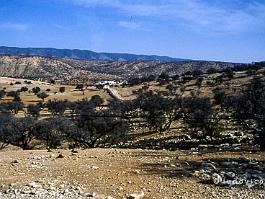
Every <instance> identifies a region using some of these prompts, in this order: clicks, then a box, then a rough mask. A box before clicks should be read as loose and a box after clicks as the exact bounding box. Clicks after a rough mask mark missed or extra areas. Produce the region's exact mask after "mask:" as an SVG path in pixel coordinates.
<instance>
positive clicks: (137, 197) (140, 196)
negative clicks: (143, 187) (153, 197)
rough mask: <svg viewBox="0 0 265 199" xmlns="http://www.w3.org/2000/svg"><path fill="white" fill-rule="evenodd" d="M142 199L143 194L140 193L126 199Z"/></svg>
mask: <svg viewBox="0 0 265 199" xmlns="http://www.w3.org/2000/svg"><path fill="white" fill-rule="evenodd" d="M143 197H144V192H143V191H141V192H139V193H133V194H130V195H129V196H128V197H127V199H141V198H143Z"/></svg>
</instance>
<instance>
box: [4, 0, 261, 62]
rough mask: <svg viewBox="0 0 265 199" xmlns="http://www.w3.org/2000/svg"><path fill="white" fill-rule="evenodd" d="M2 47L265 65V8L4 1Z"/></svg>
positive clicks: (135, 0) (108, 0)
mask: <svg viewBox="0 0 265 199" xmlns="http://www.w3.org/2000/svg"><path fill="white" fill-rule="evenodd" d="M0 45H6V46H17V47H55V48H70V49H74V48H78V49H87V50H93V51H98V52H127V53H136V54H158V55H168V56H172V57H180V58H190V59H199V60H220V61H234V62H252V61H261V60H265V0H0Z"/></svg>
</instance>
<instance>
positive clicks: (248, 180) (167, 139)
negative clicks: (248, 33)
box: [0, 56, 265, 199]
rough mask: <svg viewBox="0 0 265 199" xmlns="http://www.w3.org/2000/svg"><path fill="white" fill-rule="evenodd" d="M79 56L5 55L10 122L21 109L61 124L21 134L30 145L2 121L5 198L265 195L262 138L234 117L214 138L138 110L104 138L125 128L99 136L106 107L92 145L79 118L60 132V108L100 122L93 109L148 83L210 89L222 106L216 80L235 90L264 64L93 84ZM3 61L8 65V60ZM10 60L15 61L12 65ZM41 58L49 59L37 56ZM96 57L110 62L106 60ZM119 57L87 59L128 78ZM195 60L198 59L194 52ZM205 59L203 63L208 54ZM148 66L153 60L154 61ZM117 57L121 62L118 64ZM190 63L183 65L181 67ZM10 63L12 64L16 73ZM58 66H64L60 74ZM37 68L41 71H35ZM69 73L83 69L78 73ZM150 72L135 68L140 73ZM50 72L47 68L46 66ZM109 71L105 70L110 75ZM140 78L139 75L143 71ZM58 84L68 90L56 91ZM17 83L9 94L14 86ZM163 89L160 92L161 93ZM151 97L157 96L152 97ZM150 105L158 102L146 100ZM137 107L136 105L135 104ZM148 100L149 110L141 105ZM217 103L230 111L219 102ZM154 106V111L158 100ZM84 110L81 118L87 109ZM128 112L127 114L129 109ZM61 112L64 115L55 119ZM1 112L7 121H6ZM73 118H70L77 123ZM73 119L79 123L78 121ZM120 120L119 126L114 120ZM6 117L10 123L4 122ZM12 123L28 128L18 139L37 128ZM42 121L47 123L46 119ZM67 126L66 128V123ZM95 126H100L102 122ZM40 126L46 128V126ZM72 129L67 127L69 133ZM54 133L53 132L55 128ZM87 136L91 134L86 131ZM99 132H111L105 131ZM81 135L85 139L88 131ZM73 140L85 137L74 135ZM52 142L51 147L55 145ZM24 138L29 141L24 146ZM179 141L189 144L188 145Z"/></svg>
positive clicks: (124, 99) (183, 90)
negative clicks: (160, 127) (161, 126)
mask: <svg viewBox="0 0 265 199" xmlns="http://www.w3.org/2000/svg"><path fill="white" fill-rule="evenodd" d="M14 60H18V63H17V65H16V64H13V62H14ZM47 60H48V62H47ZM77 62H80V63H82V64H83V63H88V62H86V61H77V60H59V59H58V60H56V59H50V58H41V57H23V58H18V57H9V56H3V57H2V75H3V76H2V77H0V88H1V90H2V93H4V94H3V96H2V97H1V99H0V104H1V105H3V110H5V107H8V106H5V105H9V104H12V103H13V104H16V103H21V104H23V106H22V107H21V108H20V109H19V110H18V112H11V111H10V110H8V109H6V110H5V111H3V113H4V114H7V117H9V116H10V115H12V117H11V120H12V122H13V123H11V124H12V125H14V126H16V125H17V124H19V122H20V121H23V119H27V118H30V120H29V121H30V122H32V125H33V129H34V128H35V127H34V125H39V124H40V125H41V124H42V123H41V122H46V121H48V123H44V124H46V125H48V124H49V123H52V122H53V121H52V120H54V121H55V123H54V124H55V125H54V126H51V127H50V128H51V134H49V132H48V134H47V136H48V137H45V138H43V137H38V136H40V135H41V134H40V135H38V134H37V135H36V136H35V134H33V137H28V140H27V139H25V140H26V142H28V143H27V144H28V145H25V146H24V145H23V144H21V142H20V141H19V140H18V141H17V142H16V140H15V141H12V140H11V141H10V142H8V140H5V135H7V136H10V134H5V133H6V132H5V131H8V130H10V129H8V128H7V130H5V127H6V125H3V126H2V127H1V128H3V129H4V130H1V131H0V137H1V139H2V142H3V143H4V142H6V144H7V145H6V146H7V147H3V150H1V151H0V175H1V178H0V186H1V188H0V198H3V199H4V198H93V199H112V198H116V199H125V198H126V199H140V198H142V199H151V198H154V199H155V198H157V199H171V198H172V199H175V198H205V199H206V198H257V199H262V198H264V197H265V191H264V186H265V184H264V183H265V182H264V181H265V154H264V152H260V151H259V150H258V145H256V144H255V143H254V144H252V142H253V136H251V134H249V133H248V132H247V131H246V132H239V131H241V129H240V127H239V125H238V124H235V123H234V122H233V121H232V120H230V118H228V122H227V120H226V118H225V119H224V121H223V123H221V125H222V126H223V129H224V136H225V137H223V140H221V139H219V138H217V139H216V140H215V141H216V142H215V143H213V144H212V143H211V142H209V141H207V139H204V138H203V139H200V138H197V137H195V138H193V137H192V138H191V136H190V135H191V134H190V133H189V129H188V128H187V124H185V120H176V121H173V122H172V124H171V127H170V128H169V129H167V130H164V131H161V132H159V131H155V130H153V126H150V125H149V126H148V125H145V126H141V124H142V123H144V124H145V122H146V120H142V119H140V120H138V119H136V120H132V121H133V122H132V123H131V126H132V128H130V129H129V130H128V129H126V128H123V126H122V125H121V127H119V128H120V129H118V131H114V132H113V133H112V134H111V135H109V134H107V136H106V138H107V139H108V136H110V137H111V136H116V134H117V132H118V134H122V133H124V136H125V137H124V138H123V139H122V140H121V141H120V142H117V143H115V144H114V143H112V144H108V143H104V141H102V143H101V138H100V136H102V135H101V134H100V133H101V131H104V130H105V131H106V129H107V127H108V126H111V125H113V124H112V123H111V122H110V121H109V120H108V119H106V118H104V115H103V118H104V120H103V123H102V124H100V123H99V125H98V126H95V129H96V133H98V134H95V136H97V135H100V136H99V138H100V139H98V138H97V139H98V140H99V144H98V145H96V144H95V145H89V144H90V143H87V142H84V143H82V140H78V138H79V137H78V136H83V134H82V133H81V134H78V133H80V132H83V129H82V128H80V129H77V134H76V135H74V136H72V137H66V138H64V137H60V136H62V135H61V134H60V133H61V131H62V129H63V128H62V126H60V125H63V127H65V125H68V123H62V124H61V123H60V121H61V120H60V117H63V116H65V118H64V120H65V121H68V122H70V120H68V118H67V117H69V116H70V118H73V122H79V120H78V119H79V117H78V116H82V117H84V119H87V117H86V116H87V115H86V114H88V115H90V114H92V116H91V117H92V119H91V118H89V117H88V120H89V121H94V120H95V121H97V122H98V121H100V120H97V119H95V118H93V117H94V116H93V114H95V113H97V112H99V113H101V114H105V113H106V112H104V111H106V110H107V109H108V108H109V107H111V106H114V105H115V103H114V102H116V103H124V104H125V105H126V103H128V102H134V100H137V99H139V96H141V94H146V93H151V94H152V93H162V94H161V95H163V94H165V96H166V97H167V98H168V99H172V98H173V97H174V96H182V97H183V99H187V98H189V97H191V96H193V97H194V98H196V97H197V98H198V99H203V98H208V99H209V103H212V104H213V105H212V106H214V109H213V110H214V111H220V110H221V109H220V106H221V105H220V104H216V93H215V92H216V90H219V91H220V90H221V91H222V92H223V93H224V96H225V95H236V94H238V93H240V92H241V91H242V90H244V89H245V88H247V87H248V86H249V85H250V84H251V82H252V81H253V79H255V78H258V79H259V80H261V81H264V68H262V67H261V68H257V69H256V70H253V69H248V70H240V71H231V69H230V70H228V71H226V70H223V71H215V72H212V73H202V74H198V75H196V74H195V75H194V74H182V75H181V76H178V73H176V71H174V72H172V73H174V74H175V75H174V76H165V77H162V75H161V74H160V76H159V77H157V78H156V79H155V80H145V79H144V81H143V82H140V83H139V82H136V83H135V82H134V83H128V84H124V85H114V86H112V85H107V84H106V85H105V86H103V87H98V86H97V84H95V83H92V82H93V81H91V82H90V84H84V82H83V80H82V81H79V80H80V79H78V78H77V76H79V75H80V74H79V73H75V70H76V69H77V68H78V70H80V66H78V67H75V68H74V69H73V68H71V67H70V65H71V64H72V65H73V66H74V65H75V66H76V63H77ZM3 63H4V65H5V67H7V68H5V67H3ZM7 63H9V64H8V66H7ZM32 63H36V65H35V66H34V64H33V65H32ZM40 63H45V64H43V65H40ZM91 63H92V61H91ZM98 63H99V62H97V64H98ZM100 63H101V64H103V63H104V64H109V63H108V62H100ZM112 63H114V62H112ZM124 63H125V62H124ZM124 63H122V64H124ZM152 63H153V64H155V65H156V66H157V67H158V69H157V71H158V70H162V68H163V64H162V65H161V64H158V63H155V62H152ZM190 63H191V62H189V63H186V65H187V66H191V68H192V67H193V66H192V64H191V65H190ZM46 64H48V65H49V67H47V65H46ZM65 64H69V65H65ZM115 64H117V66H116V68H115V70H116V69H117V70H116V72H115V73H114V72H113V73H112V72H108V70H109V69H107V68H108V67H110V68H111V67H113V66H109V65H108V66H107V65H106V68H105V69H104V67H102V66H98V67H99V68H101V69H102V70H101V71H100V70H99V69H98V68H97V67H96V62H94V65H93V66H89V67H90V69H91V70H90V72H89V73H90V74H92V73H94V72H95V74H96V75H99V74H102V75H103V76H102V78H103V79H104V78H110V79H109V80H111V79H112V78H113V79H116V77H118V79H123V78H125V75H127V74H128V75H129V76H131V75H130V74H129V73H126V71H129V69H128V68H126V67H127V66H128V65H126V67H123V66H124V65H122V64H121V63H120V62H116V63H115ZM119 64H121V65H119ZM145 64H147V65H150V63H148V62H139V63H137V64H136V65H137V67H138V66H139V65H141V66H139V67H142V66H144V65H145ZM176 64H179V63H174V64H172V65H171V64H170V63H167V64H165V65H166V68H168V67H169V68H171V67H173V68H175V69H176ZM182 64H183V63H182ZM196 64H198V63H197V62H196ZM201 64H203V65H204V64H205V63H201ZM22 65H23V66H22ZM129 65H130V67H133V68H134V69H135V70H138V69H139V68H137V69H136V68H135V66H136V65H135V63H133V64H132V63H130V64H129ZM173 65H174V66H173ZM184 65H185V64H184ZM184 65H182V67H184ZM59 66H60V67H62V69H63V70H65V69H67V68H68V66H69V70H68V69H67V70H68V71H66V73H65V74H62V73H60V72H59V70H57V68H56V67H59ZM150 66H152V67H154V65H152V64H151V65H150ZM9 67H13V69H14V70H13V69H12V70H10V68H9ZM28 67H36V70H37V71H40V73H39V74H41V75H43V76H42V77H33V76H31V73H29V72H30V71H31V72H32V69H29V68H28ZM53 67H55V68H56V69H55V68H53ZM60 67H59V68H60ZM86 67H87V66H86ZM89 67H88V68H89ZM120 67H121V68H123V70H120ZM161 67H162V68H161ZM194 67H195V66H194ZM196 67H197V65H196ZM205 67H206V66H205ZM220 67H221V68H222V67H224V66H219V65H218V66H217V68H218V69H220ZM184 68H185V67H184ZM191 68H189V69H187V70H190V69H191ZM46 69H49V70H46ZM206 69H209V68H208V66H207V67H206V68H205V69H203V70H204V71H205V70H206ZM222 69H223V68H222ZM81 70H84V71H86V72H84V76H85V77H88V76H87V75H88V74H87V68H82V69H81ZM93 70H95V71H93ZM181 70H182V69H181ZM183 70H184V69H183ZM187 70H186V69H185V70H184V71H187ZM10 71H13V72H12V74H11V73H10ZM56 71H57V72H58V74H59V75H61V76H57V75H56V74H57V72H56ZM117 71H120V72H117ZM138 71H141V70H138ZM7 72H8V73H7ZM42 72H44V73H42ZM73 72H74V73H73ZM33 73H34V74H36V73H35V72H34V71H33ZM33 73H32V74H33ZM72 73H73V74H76V75H77V76H72ZM132 73H133V72H132ZM144 73H145V72H144ZM144 73H142V72H139V74H144ZM231 73H232V74H231ZM50 74H51V76H49V75H50ZM105 74H108V75H107V76H104V75H105ZM151 74H152V73H151ZM154 74H156V72H154ZM169 74H170V73H169ZM229 74H230V76H229ZM109 75H110V76H109ZM5 76H7V77H5ZM13 76H16V77H13ZM63 76H71V77H72V78H73V80H76V81H69V82H68V81H66V79H64V77H63ZM47 77H52V79H57V81H54V82H50V79H49V78H47ZM89 77H90V76H89ZM100 77H101V76H100ZM92 79H93V78H92ZM139 79H140V80H141V78H139ZM59 80H62V81H59ZM68 80H70V79H68ZM98 80H100V78H99V79H98ZM137 81H138V80H137ZM80 83H83V84H82V87H81V89H80V88H78V86H79V85H80ZM86 83H87V82H86ZM25 87H26V88H27V90H25V91H22V90H23V89H22V88H25ZM36 87H38V88H39V89H40V91H38V92H37V93H34V92H33V91H34V89H35V88H36ZM62 88H63V90H62V91H60V90H61V89H62ZM41 92H45V93H46V94H47V95H46V96H45V98H43V99H41V97H40V96H39V95H38V93H41ZM12 93H13V95H11V94H12ZM14 93H15V94H14ZM16 95H18V96H17V98H18V99H16ZM95 96H97V97H96V98H97V100H99V101H100V102H99V104H98V105H95V107H94V105H92V106H91V104H89V103H90V102H91V100H92V99H95ZM168 96H170V97H168ZM157 99H159V100H161V98H157ZM16 100H18V101H16ZM65 100H67V101H65ZM52 102H54V103H58V104H59V105H61V106H65V107H64V108H63V109H62V110H63V111H61V112H60V109H59V110H58V112H56V111H57V107H56V106H55V107H49V106H48V105H47V104H49V103H52ZM135 102H137V101H135ZM158 102H159V101H158ZM71 103H72V104H71ZM82 103H84V104H82ZM86 103H87V104H86ZM93 103H94V102H93ZM152 103H155V102H154V101H153V102H152ZM39 104H40V105H39ZM69 104H70V105H71V106H70V105H69ZM136 104H137V103H136ZM32 105H34V106H35V105H36V106H40V108H39V109H38V111H39V115H37V116H36V115H34V112H33V114H32V113H31V112H30V111H29V110H28V109H29V107H30V106H32ZM87 105H89V106H87ZM147 105H152V104H151V103H150V104H149V102H148V103H147ZM157 106H159V104H157ZM91 107H92V108H91ZM114 107H115V106H114ZM125 107H126V106H125ZM128 107H129V106H128ZM53 108H54V109H53ZM59 108H60V107H59ZM78 108H80V109H78ZM155 108H156V107H154V108H153V109H155ZM138 109H140V108H139V107H138ZM141 109H142V107H141ZM11 110H12V109H11ZM111 110H112V111H113V113H116V112H115V111H118V110H115V108H114V110H113V107H112V109H111ZM142 110H143V111H145V110H144V109H142ZM53 111H54V112H53ZM80 111H81V112H80ZM82 111H83V112H82ZM85 111H91V112H85ZM221 111H222V113H225V112H224V111H223V110H221ZM70 113H71V114H70ZM107 113H108V112H107ZM151 113H153V112H152V109H151ZM31 114H32V115H31ZM75 116H76V117H75ZM100 116H102V115H100ZM4 117H5V115H4ZM82 117H80V118H81V119H82ZM95 117H97V115H96V116H95ZM114 117H116V116H114ZM133 117H134V115H133V116H132V118H133ZM143 117H144V116H143ZM158 117H159V116H158ZM2 118H3V117H2ZM125 118H126V119H127V117H125ZM136 118H137V117H136ZM151 118H152V117H151ZM20 119H21V120H20ZM58 119H59V120H58ZM133 119H135V118H133ZM158 119H159V118H158ZM199 119H200V118H199ZM3 120H4V119H3ZM58 121H59V123H56V122H58ZM80 121H82V120H80ZM118 121H119V120H118ZM5 122H7V124H9V123H8V121H5ZM101 122H102V121H101ZM104 122H105V123H104ZM225 122H227V123H225ZM135 123H136V126H137V125H139V126H137V128H134V126H133V125H135ZM155 123H159V120H156V122H155ZM155 123H152V125H155ZM30 124H31V123H30ZM71 124H73V125H74V123H71ZM76 124H78V125H81V124H82V123H76ZM96 124H97V123H96ZM12 125H11V126H12ZM23 125H24V124H23ZM25 125H27V124H25ZM56 125H58V129H56V127H57V126H56ZM115 125H116V124H114V126H113V129H115ZM101 126H103V128H102V127H101ZM129 126H130V125H129ZM7 127H9V126H8V125H7ZM16 127H17V128H18V129H19V131H17V133H20V132H24V134H21V135H22V139H23V136H24V135H26V136H28V135H30V133H29V132H31V129H32V126H30V129H27V128H28V127H27V126H26V127H25V128H24V126H19V125H18V126H16ZM44 127H45V126H42V128H44ZM66 127H67V128H68V126H66ZM72 127H73V126H71V125H70V126H69V128H72ZM85 127H86V126H85ZM85 127H83V128H85ZM48 128H49V127H48ZM60 128H62V129H60ZM97 128H98V129H99V130H98V132H97ZM37 129H38V131H39V132H42V131H41V129H40V127H39V126H37ZM54 129H55V130H54ZM95 129H93V130H90V129H88V130H87V129H85V130H84V132H88V133H91V132H94V130H95ZM86 130H87V131H86ZM111 130H112V128H110V132H111ZM66 131H67V130H66ZM127 131H128V134H127ZM13 132H15V131H11V135H12V133H13ZM73 132H75V131H73ZM125 132H126V133H125ZM34 133H35V132H34ZM42 133H43V132H42ZM44 133H47V132H46V131H45V132H44ZM68 133H69V132H68ZM45 135H46V134H45ZM70 135H71V134H67V136H70ZM85 135H86V134H85ZM49 136H54V137H51V138H50V137H49ZM57 136H58V137H57ZM63 136H66V135H63ZM88 136H90V135H89V134H88ZM93 136H94V135H93V134H92V136H91V140H93ZM103 136H105V135H104V134H103ZM75 138H76V139H75ZM82 138H83V139H86V138H87V137H86V136H85V137H82ZM53 139H61V140H59V142H56V143H55V144H56V145H47V146H46V144H48V141H49V140H53ZM64 139H65V140H64ZM114 139H116V137H114ZM43 140H46V141H47V143H45V142H43ZM102 140H103V138H102ZM202 140H204V141H202ZM218 140H219V141H218ZM220 140H221V141H220ZM85 141H86V140H85ZM201 141H202V142H201ZM76 142H80V143H81V144H80V143H79V144H80V145H75V144H76ZM106 142H108V140H106ZM208 142H209V143H208ZM82 144H83V145H82ZM186 145H187V146H186ZM3 146H5V145H3ZM50 146H51V147H50ZM23 147H24V148H23ZM53 147H54V148H55V149H51V148H53ZM94 147H96V148H94ZM21 148H23V149H32V150H21ZM183 148H185V149H186V150H182V149H183Z"/></svg>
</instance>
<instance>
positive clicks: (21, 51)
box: [0, 46, 188, 62]
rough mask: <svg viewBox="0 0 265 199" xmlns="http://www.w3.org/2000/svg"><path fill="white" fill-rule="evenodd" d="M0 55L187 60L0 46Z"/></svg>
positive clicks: (75, 50)
mask: <svg viewBox="0 0 265 199" xmlns="http://www.w3.org/2000/svg"><path fill="white" fill-rule="evenodd" d="M0 55H16V56H43V57H50V58H69V59H79V60H101V61H161V62H179V61H188V59H180V58H172V57H167V56H157V55H135V54H127V53H97V52H93V51H90V50H78V49H74V50H70V49H56V48H17V47H6V46H0Z"/></svg>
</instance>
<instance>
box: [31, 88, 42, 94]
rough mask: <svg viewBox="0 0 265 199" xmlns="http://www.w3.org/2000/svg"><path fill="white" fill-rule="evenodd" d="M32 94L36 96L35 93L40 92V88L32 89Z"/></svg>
mask: <svg viewBox="0 0 265 199" xmlns="http://www.w3.org/2000/svg"><path fill="white" fill-rule="evenodd" d="M32 92H33V93H34V94H35V95H37V93H39V92H40V87H34V88H32Z"/></svg>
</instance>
